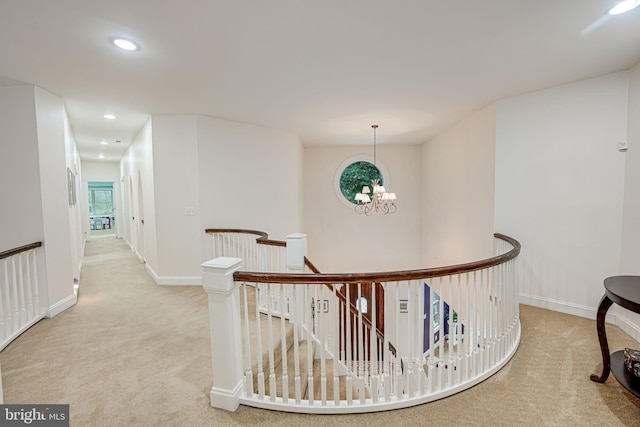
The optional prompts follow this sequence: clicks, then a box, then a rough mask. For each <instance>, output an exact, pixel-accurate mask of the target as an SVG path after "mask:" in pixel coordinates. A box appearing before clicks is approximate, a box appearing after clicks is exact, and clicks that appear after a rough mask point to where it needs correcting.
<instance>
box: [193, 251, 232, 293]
mask: <svg viewBox="0 0 640 427" xmlns="http://www.w3.org/2000/svg"><path fill="white" fill-rule="evenodd" d="M201 267H202V270H203V271H202V286H203V287H204V289H205V291H207V292H229V291H231V290H233V288H234V287H235V284H234V282H233V273H234V272H236V271H238V270H240V268H241V267H242V259H240V258H230V257H218V258H215V259H212V260H210V261H207V262H204V263H202V265H201Z"/></svg>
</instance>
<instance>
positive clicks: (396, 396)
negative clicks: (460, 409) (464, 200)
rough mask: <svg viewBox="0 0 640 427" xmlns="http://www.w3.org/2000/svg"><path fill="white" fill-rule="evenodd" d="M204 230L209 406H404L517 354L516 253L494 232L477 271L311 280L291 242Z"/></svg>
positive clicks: (337, 409)
mask: <svg viewBox="0 0 640 427" xmlns="http://www.w3.org/2000/svg"><path fill="white" fill-rule="evenodd" d="M207 232H208V233H209V234H211V235H212V236H213V240H214V254H215V256H216V257H217V258H216V259H214V260H212V261H211V262H209V263H205V264H204V265H203V266H204V270H205V271H204V278H203V282H204V287H205V290H206V291H207V292H208V293H209V301H210V314H211V319H210V320H211V327H212V357H213V373H214V375H213V376H214V378H213V379H214V387H213V388H212V391H211V403H212V405H213V406H218V407H223V408H225V409H229V410H235V408H236V407H237V405H238V404H239V403H242V404H246V405H250V406H256V407H261V408H269V409H277V410H283V411H290V412H307V413H357V412H372V411H380V410H387V409H395V408H402V407H408V406H413V405H416V404H421V403H425V402H429V401H432V400H436V399H440V398H443V397H446V396H449V395H451V394H454V393H457V392H459V391H462V390H464V389H466V388H469V387H471V386H473V385H475V384H477V383H479V382H481V381H483V380H484V379H486V378H488V377H489V376H491V375H492V374H493V373H495V372H497V371H498V370H499V369H500V368H501V367H502V366H504V364H506V363H507V362H508V361H509V360H510V358H511V357H512V356H513V354H514V353H515V351H516V349H517V346H518V344H519V341H520V321H519V311H518V283H517V278H518V274H517V267H516V265H515V263H516V259H517V255H518V253H519V251H520V244H519V243H518V242H517V241H515V240H514V239H512V238H509V237H507V236H503V235H499V234H497V235H496V238H495V241H496V245H495V250H496V256H494V257H492V258H489V259H485V260H481V261H477V262H472V263H467V264H461V265H454V266H447V267H441V268H432V269H422V270H409V271H396V272H381V273H357V274H319V273H317V271H318V270H317V269H316V268H315V267H314V266H313V265H312V264H311V263H310V262H309V261H308V260H306V258H305V255H306V251H305V248H306V241H305V240H304V238H303V237H300V235H295V236H296V237H295V238H293V239H291V240H290V241H289V239H288V241H287V242H273V241H270V240H268V239H267V236H266V234H265V233H260V232H255V231H246V230H207ZM264 242H270V243H266V244H265V243H264ZM301 242H302V244H301ZM296 249H297V250H296ZM245 259H246V260H247V265H248V266H249V267H244V266H242V263H243V262H244V261H243V260H245ZM305 261H306V262H305ZM287 267H288V271H289V272H285V271H287ZM240 269H242V270H244V271H239V270H240ZM250 269H252V270H253V271H248V270H250Z"/></svg>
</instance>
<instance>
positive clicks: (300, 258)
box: [286, 233, 307, 339]
mask: <svg viewBox="0 0 640 427" xmlns="http://www.w3.org/2000/svg"><path fill="white" fill-rule="evenodd" d="M286 251H287V252H286V254H287V255H286V259H287V271H288V272H289V273H304V267H305V265H304V258H305V257H306V256H307V235H306V234H303V233H293V234H289V235H288V236H287V250H286ZM287 286H291V291H290V293H289V295H291V297H290V298H291V299H292V301H291V303H292V305H293V307H292V310H291V313H290V316H289V319H290V321H291V322H292V323H293V324H294V325H297V327H298V328H300V329H299V333H300V334H301V336H300V338H302V339H304V338H306V331H305V330H304V328H301V326H302V325H303V324H304V318H305V317H304V313H305V310H304V309H305V303H304V287H302V286H299V287H296V285H287Z"/></svg>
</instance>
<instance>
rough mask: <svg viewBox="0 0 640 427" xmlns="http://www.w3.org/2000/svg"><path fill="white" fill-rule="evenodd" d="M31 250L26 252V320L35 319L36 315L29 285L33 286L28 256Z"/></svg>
mask: <svg viewBox="0 0 640 427" xmlns="http://www.w3.org/2000/svg"><path fill="white" fill-rule="evenodd" d="M31 252H33V250H31V251H29V252H27V253H26V256H25V258H26V269H25V270H26V273H27V284H26V291H27V322H29V321H31V320H33V319H35V317H36V312H35V310H34V306H33V296H32V295H31V287H32V286H33V284H32V282H31V262H30V258H31V256H30V255H31Z"/></svg>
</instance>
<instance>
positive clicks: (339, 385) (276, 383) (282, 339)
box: [240, 286, 370, 401]
mask: <svg viewBox="0 0 640 427" xmlns="http://www.w3.org/2000/svg"><path fill="white" fill-rule="evenodd" d="M245 288H246V302H245V292H244V291H242V290H241V292H240V311H241V313H240V315H241V319H243V323H244V325H243V331H246V329H248V330H249V334H248V336H249V339H248V340H246V339H245V342H244V343H243V355H244V359H245V369H244V371H245V376H246V381H247V386H249V385H250V386H251V389H249V388H248V387H247V391H248V392H253V393H255V394H257V395H258V396H260V397H262V396H264V398H265V399H271V400H274V399H275V398H277V397H279V398H285V394H286V398H288V399H294V400H295V399H296V382H299V385H298V387H299V390H300V392H299V394H298V396H299V398H300V399H302V400H311V401H313V400H322V398H323V389H324V393H325V399H326V400H329V401H331V400H335V399H336V398H337V399H338V400H346V399H347V397H348V396H347V388H348V387H347V383H348V382H349V381H348V378H347V377H348V376H347V375H345V374H343V373H344V372H346V369H345V367H344V366H341V367H340V369H338V370H337V371H338V372H339V373H336V369H335V366H334V361H333V360H332V359H328V358H327V359H325V360H324V376H323V375H322V373H323V366H322V364H323V361H322V360H321V359H320V358H319V355H318V353H319V351H320V348H319V345H320V344H319V343H317V342H316V341H315V340H314V339H313V336H311V337H309V339H300V338H298V342H297V349H296V346H295V345H294V344H295V343H296V336H297V335H298V334H296V333H295V332H294V325H293V324H292V323H291V322H290V321H289V320H288V319H282V318H280V317H276V316H271V318H269V316H268V315H267V314H264V313H260V314H259V315H256V295H257V292H256V289H255V288H254V287H252V286H246V287H245ZM299 332H300V331H299ZM245 335H246V334H245ZM271 343H273V344H271ZM283 347H284V348H283ZM296 353H297V356H298V367H297V368H298V369H297V373H298V375H296ZM249 354H250V360H251V363H250V365H249V366H247V365H248V364H247V360H248V355H249ZM309 355H311V357H309ZM283 362H284V363H283ZM272 366H273V369H272ZM285 367H286V370H285ZM285 371H286V372H285ZM285 374H286V378H284V376H285ZM285 384H286V387H285ZM285 389H286V390H285ZM336 390H337V395H336V394H335V393H336ZM361 395H362V396H364V398H367V397H370V396H369V393H368V392H367V390H366V389H365V387H364V384H363V383H362V381H360V380H358V379H357V378H356V375H355V373H354V374H353V376H352V379H351V398H352V399H354V400H357V399H359V398H360V396H361Z"/></svg>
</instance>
